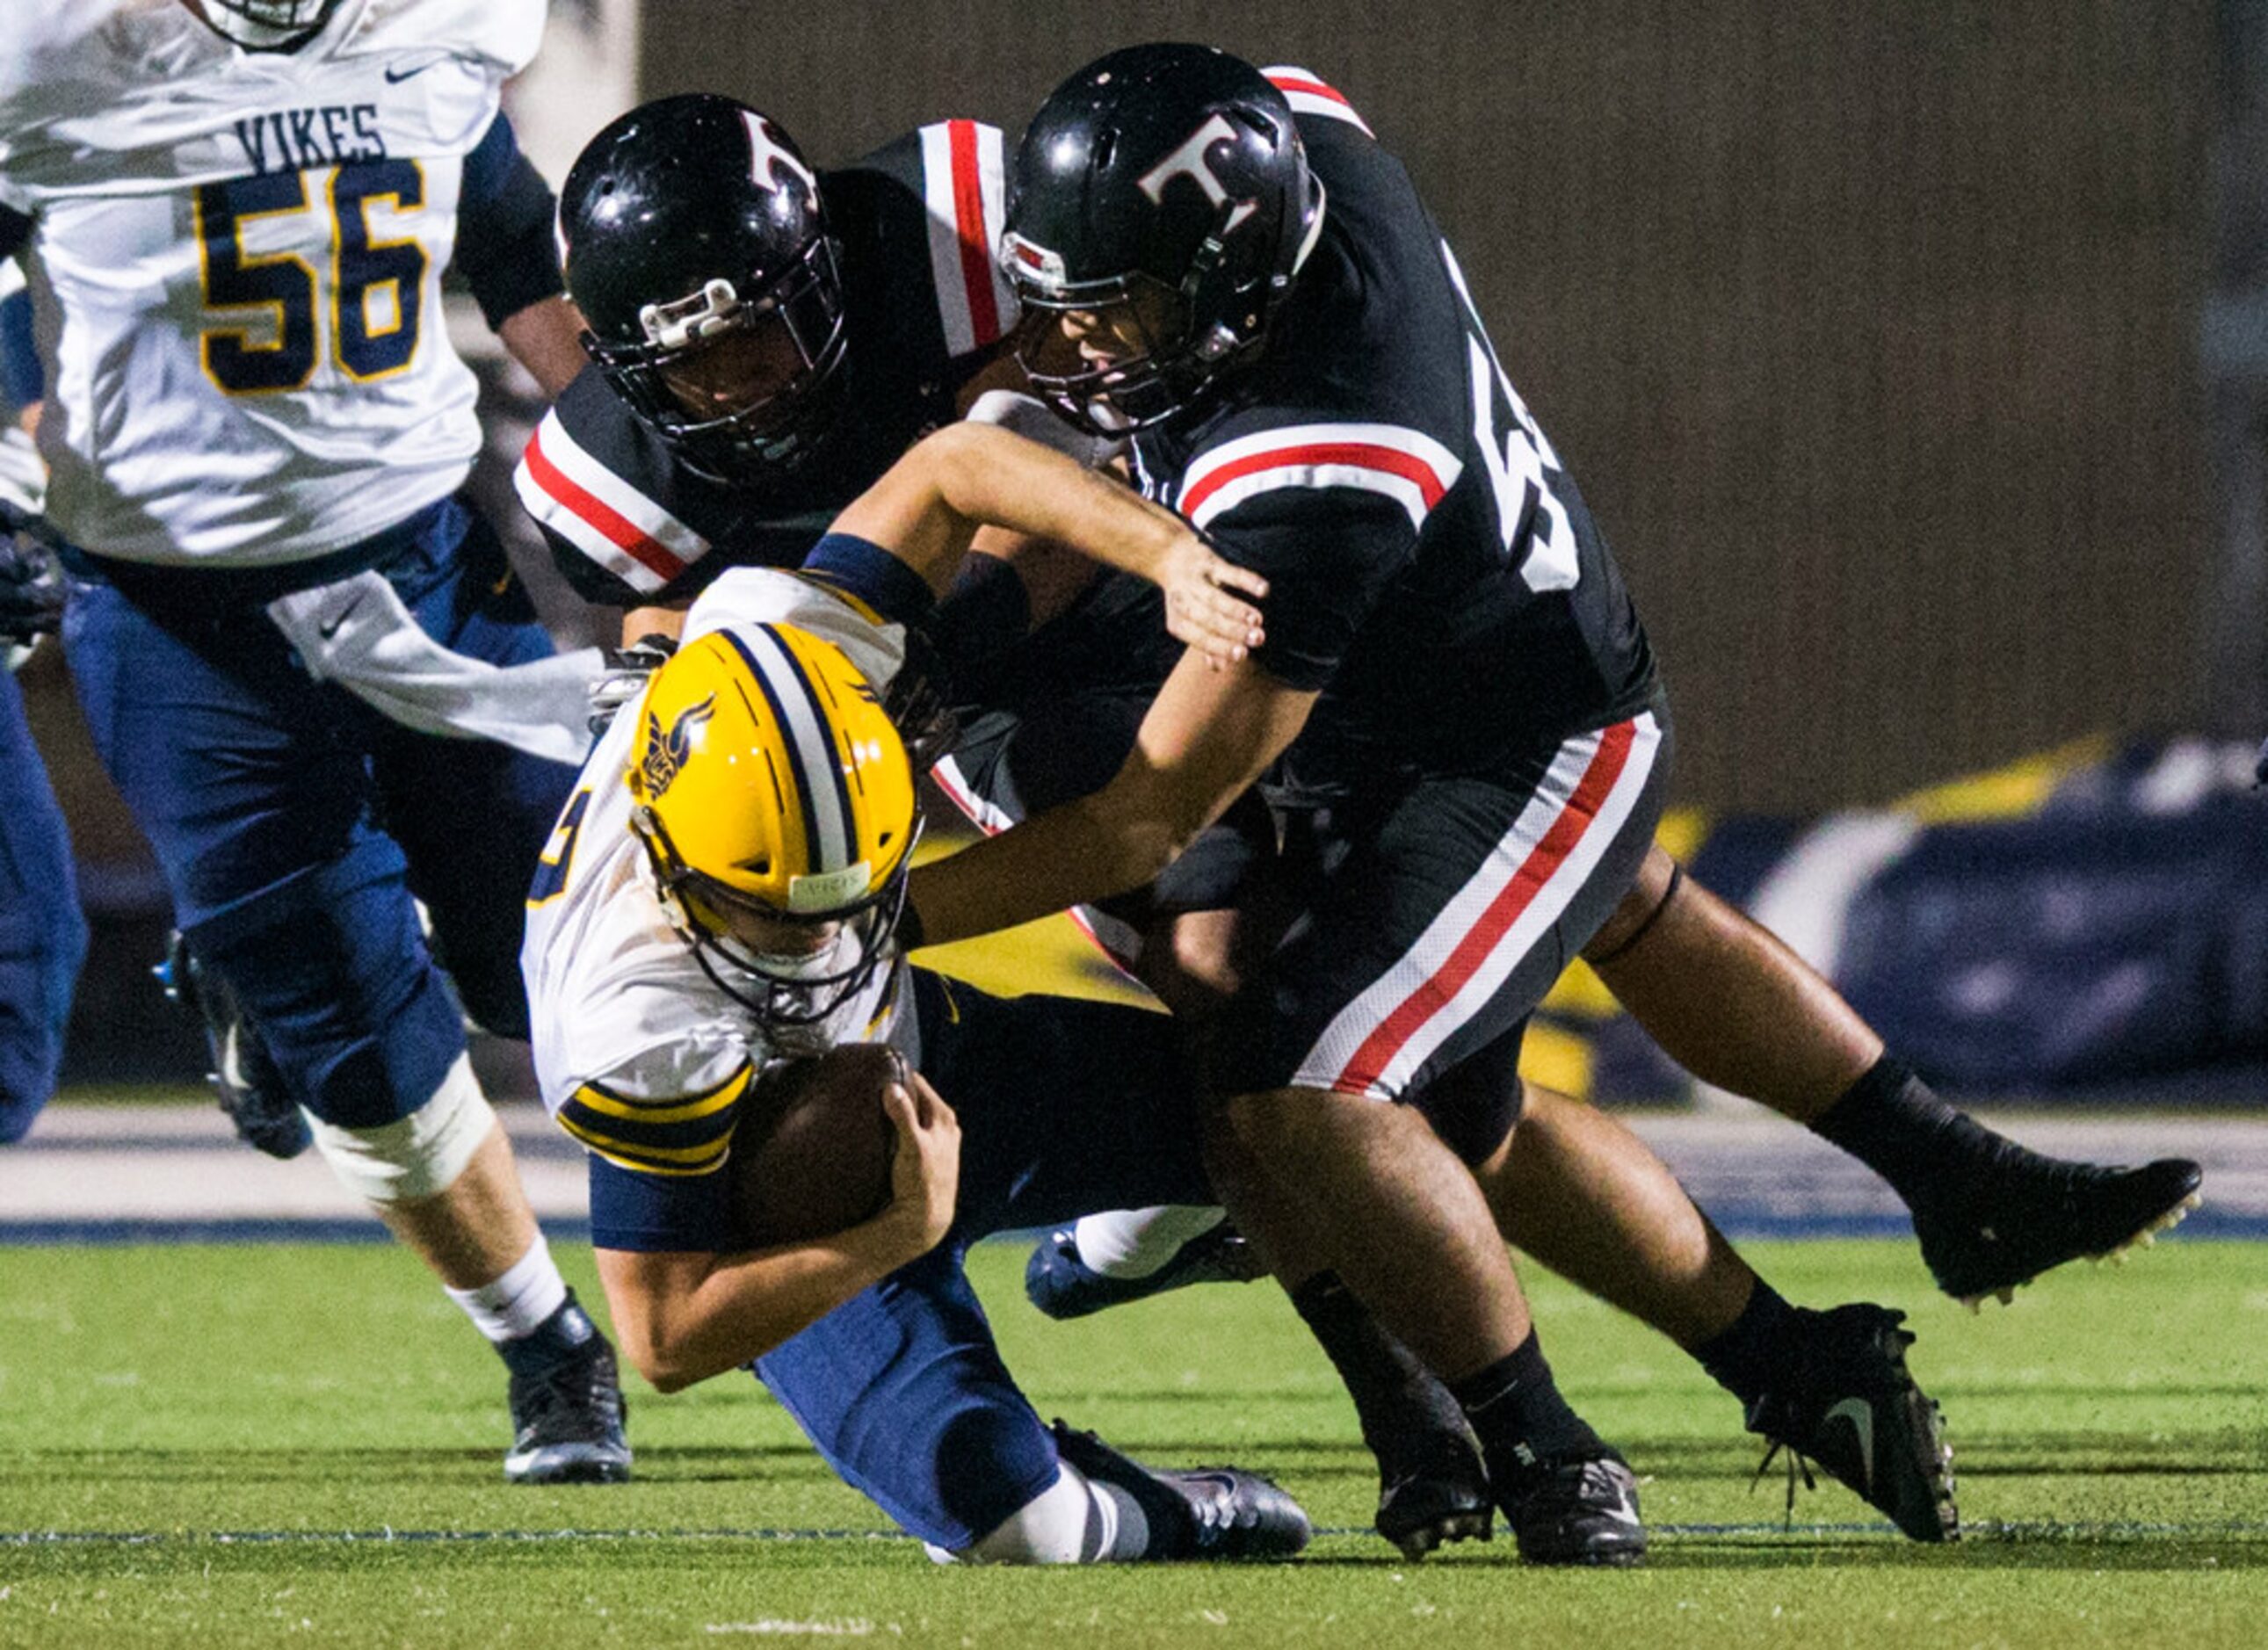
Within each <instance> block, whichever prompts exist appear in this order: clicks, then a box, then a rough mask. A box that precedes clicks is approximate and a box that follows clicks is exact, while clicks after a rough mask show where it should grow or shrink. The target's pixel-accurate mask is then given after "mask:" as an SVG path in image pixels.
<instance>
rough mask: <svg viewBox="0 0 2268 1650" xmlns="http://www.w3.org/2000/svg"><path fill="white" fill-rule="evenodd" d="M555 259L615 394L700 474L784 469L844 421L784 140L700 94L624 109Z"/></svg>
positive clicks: (605, 134) (813, 219)
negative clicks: (837, 420) (840, 419)
mask: <svg viewBox="0 0 2268 1650" xmlns="http://www.w3.org/2000/svg"><path fill="white" fill-rule="evenodd" d="M559 249H560V260H561V262H562V263H563V265H564V266H565V270H566V278H567V292H568V296H569V297H571V298H573V299H574V300H575V306H576V307H577V308H578V309H579V310H581V311H582V312H583V319H584V320H585V322H586V323H587V325H588V328H589V330H588V331H586V332H585V333H584V335H583V347H584V349H585V350H587V351H589V353H590V357H591V358H592V359H593V361H595V362H597V363H598V365H599V370H600V372H603V373H605V374H606V376H607V379H608V382H609V383H611V384H612V385H613V386H614V387H615V393H616V394H619V395H621V396H622V399H623V400H624V401H628V402H629V403H630V406H631V407H632V408H633V409H635V410H636V411H637V414H638V416H640V417H642V418H644V420H645V421H646V423H647V424H650V425H652V427H653V429H654V430H655V431H657V432H659V435H660V436H661V438H663V439H664V440H665V441H666V442H668V443H669V445H670V446H672V447H673V448H674V449H675V450H676V452H677V453H678V454H679V455H680V456H681V458H683V459H684V460H685V461H686V462H687V463H688V464H689V465H690V466H692V467H693V468H695V469H696V470H698V471H700V472H701V473H702V474H703V475H708V476H710V477H711V478H713V479H716V480H719V481H725V482H745V481H750V480H755V479H760V478H761V477H762V476H764V475H777V474H780V473H783V472H784V471H786V470H788V469H791V468H793V467H794V466H795V465H796V464H798V463H799V462H801V461H802V460H804V459H805V458H806V457H808V456H809V455H810V453H811V451H812V450H813V448H814V446H817V444H818V442H819V441H820V439H821V438H822V437H824V435H825V434H826V433H827V431H828V429H829V428H830V427H831V426H832V425H833V424H834V422H835V418H836V414H837V412H838V410H839V402H840V391H841V387H842V378H843V374H842V370H841V369H842V365H843V351H844V348H845V343H846V340H845V338H844V335H843V281H842V276H841V274H840V272H839V271H838V269H837V268H836V247H835V243H834V242H833V240H831V239H829V238H828V233H827V223H826V215H825V213H824V211H823V210H822V209H821V204H820V199H819V184H818V180H817V178H816V177H815V176H814V174H813V173H812V170H811V168H810V166H807V165H806V164H805V162H804V158H803V156H802V154H801V153H800V152H799V151H798V150H797V148H796V146H795V144H793V143H792V141H790V139H789V137H788V136H787V134H786V133H784V132H783V131H782V130H780V129H779V128H778V127H777V126H776V125H774V124H773V123H772V122H770V121H769V120H767V119H766V118H765V117H764V116H763V115H762V114H758V113H757V112H756V111H755V110H754V109H752V108H750V107H747V105H746V104H743V103H736V102H734V101H733V99H730V98H721V97H713V96H710V95H708V94H705V93H695V94H692V95H689V96H684V97H674V98H663V99H659V101H657V102H653V103H648V104H644V105H643V106H641V107H637V108H635V109H632V110H631V111H630V113H629V114H625V115H623V116H622V117H621V118H620V119H619V120H616V121H615V122H613V124H611V125H609V126H608V127H607V128H606V129H604V130H602V131H601V132H600V134H599V135H598V136H596V137H594V138H593V139H592V140H591V141H590V143H589V144H587V145H586V146H585V148H584V151H583V152H582V153H581V154H580V155H578V157H576V160H575V165H574V166H573V167H572V168H571V170H570V171H569V173H568V174H567V184H566V187H565V188H563V189H561V190H560V192H559Z"/></svg>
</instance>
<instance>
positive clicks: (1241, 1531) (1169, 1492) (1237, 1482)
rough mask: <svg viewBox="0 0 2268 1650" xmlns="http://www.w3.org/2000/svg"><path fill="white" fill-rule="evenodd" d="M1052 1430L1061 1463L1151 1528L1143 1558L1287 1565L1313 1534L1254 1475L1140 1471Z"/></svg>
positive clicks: (1284, 1498)
mask: <svg viewBox="0 0 2268 1650" xmlns="http://www.w3.org/2000/svg"><path fill="white" fill-rule="evenodd" d="M1053 1430H1054V1433H1055V1439H1056V1449H1057V1453H1058V1454H1060V1455H1062V1456H1063V1458H1064V1460H1065V1461H1067V1462H1070V1463H1071V1465H1072V1466H1074V1467H1077V1468H1078V1469H1079V1470H1080V1471H1081V1472H1083V1473H1085V1474H1086V1476H1087V1477H1090V1478H1099V1479H1101V1481H1102V1482H1103V1483H1105V1484H1115V1485H1116V1486H1117V1487H1118V1488H1119V1489H1122V1490H1123V1491H1125V1492H1127V1494H1129V1495H1130V1496H1131V1497H1133V1498H1134V1503H1135V1505H1136V1506H1139V1507H1140V1508H1141V1509H1142V1514H1143V1516H1144V1517H1145V1518H1146V1519H1148V1520H1149V1522H1150V1548H1149V1551H1147V1552H1146V1553H1145V1554H1144V1555H1143V1556H1144V1557H1145V1558H1148V1559H1152V1560H1156V1561H1166V1562H1170V1561H1182V1560H1189V1559H1220V1558H1263V1559H1264V1558H1290V1557H1292V1555H1293V1554H1294V1553H1296V1552H1298V1551H1300V1549H1301V1548H1303V1547H1305V1546H1306V1545H1307V1543H1308V1541H1309V1540H1310V1539H1312V1538H1313V1536H1314V1528H1313V1527H1312V1526H1311V1525H1310V1524H1309V1523H1308V1522H1307V1514H1306V1513H1305V1512H1303V1511H1301V1510H1300V1504H1299V1503H1298V1502H1297V1501H1295V1500H1293V1499H1292V1498H1291V1497H1290V1496H1289V1495H1287V1494H1285V1492H1283V1491H1282V1490H1280V1489H1278V1487H1277V1486H1276V1485H1275V1484H1273V1483H1272V1482H1270V1480H1269V1479H1266V1478H1263V1477H1261V1476H1260V1475H1259V1474H1258V1473H1256V1472H1246V1471H1244V1470H1241V1469H1240V1468H1236V1467H1197V1468H1194V1469H1191V1470H1188V1471H1167V1470H1162V1469H1160V1468H1157V1467H1145V1466H1144V1465H1143V1464H1142V1463H1141V1462H1138V1461H1136V1460H1135V1459H1133V1458H1132V1457H1131V1456H1130V1455H1121V1454H1120V1453H1119V1452H1118V1451H1117V1450H1116V1449H1113V1448H1112V1447H1110V1446H1109V1445H1108V1444H1106V1443H1104V1442H1103V1441H1102V1440H1101V1439H1100V1438H1098V1437H1096V1436H1095V1435H1094V1433H1082V1432H1077V1431H1074V1430H1073V1429H1072V1428H1071V1427H1068V1426H1066V1425H1064V1424H1063V1423H1062V1422H1061V1421H1057V1422H1056V1423H1055V1426H1054V1429H1053Z"/></svg>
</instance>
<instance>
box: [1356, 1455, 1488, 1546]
mask: <svg viewBox="0 0 2268 1650" xmlns="http://www.w3.org/2000/svg"><path fill="white" fill-rule="evenodd" d="M1413 1453H1416V1452H1413ZM1495 1518H1496V1504H1495V1502H1494V1500H1493V1499H1491V1496H1490V1493H1489V1480H1488V1470H1487V1469H1486V1468H1485V1467H1484V1466H1483V1465H1482V1464H1481V1456H1480V1451H1479V1450H1477V1449H1476V1448H1474V1447H1473V1444H1472V1440H1470V1439H1469V1438H1466V1437H1464V1436H1462V1434H1454V1433H1452V1434H1435V1435H1432V1436H1429V1437H1428V1438H1427V1439H1426V1440H1425V1441H1424V1449H1423V1454H1422V1455H1420V1457H1419V1458H1418V1459H1413V1460H1411V1461H1409V1462H1390V1463H1389V1462H1386V1461H1384V1460H1382V1459H1381V1461H1380V1462H1379V1491H1378V1517H1377V1518H1376V1519H1375V1520H1374V1521H1373V1522H1374V1524H1375V1526H1376V1528H1377V1530H1378V1533H1379V1534H1380V1535H1381V1536H1385V1537H1386V1539H1387V1540H1388V1541H1390V1542H1392V1543H1394V1544H1395V1546H1397V1547H1399V1548H1401V1549H1402V1556H1403V1558H1407V1559H1409V1560H1410V1563H1412V1564H1416V1563H1418V1561H1419V1560H1420V1559H1422V1558H1425V1555H1426V1554H1427V1553H1429V1552H1431V1551H1433V1550H1434V1549H1435V1548H1436V1547H1439V1546H1441V1545H1443V1544H1445V1543H1448V1542H1453V1541H1486V1540H1488V1539H1489V1538H1490V1537H1491V1536H1492V1535H1494V1533H1495V1529H1494V1525H1495Z"/></svg>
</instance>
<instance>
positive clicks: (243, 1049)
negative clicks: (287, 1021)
mask: <svg viewBox="0 0 2268 1650" xmlns="http://www.w3.org/2000/svg"><path fill="white" fill-rule="evenodd" d="M151 973H153V974H155V975H156V976H157V977H158V984H159V985H160V986H162V987H164V988H165V992H166V1001H168V1002H170V1003H172V1004H173V1005H175V1006H176V1007H178V1008H180V1010H182V1012H184V1013H191V1014H194V1015H195V1016H196V1019H197V1022H198V1028H199V1029H200V1030H201V1031H203V1033H204V1039H205V1052H206V1053H207V1054H208V1055H210V1057H211V1058H212V1069H211V1070H210V1071H209V1072H206V1073H205V1081H206V1082H208V1083H210V1085H211V1086H212V1091H213V1094H214V1096H215V1097H216V1098H217V1100H218V1101H220V1109H221V1110H222V1111H224V1112H225V1113H226V1114H227V1116H228V1120H229V1122H230V1123H233V1124H234V1125H235V1127H236V1132H237V1136H238V1138H240V1139H241V1140H243V1141H244V1143H245V1144H246V1145H249V1146H251V1147H253V1148H254V1150H256V1151H261V1152H265V1153H267V1154H268V1155H269V1156H270V1157H280V1158H291V1157H297V1156H298V1155H299V1153H302V1152H304V1151H306V1149H307V1148H308V1147H309V1146H310V1145H313V1144H314V1137H313V1135H312V1134H310V1133H309V1132H308V1131H307V1119H306V1116H304V1115H303V1114H302V1113H301V1112H300V1110H299V1107H298V1102H296V1101H293V1100H292V1098H291V1095H290V1094H286V1093H285V1092H284V1074H283V1073H282V1072H278V1071H277V1070H276V1062H275V1061H274V1060H273V1059H272V1058H270V1057H269V1053H268V1050H267V1048H266V1046H265V1045H264V1044H263V1043H261V1041H260V1033H259V1031H258V1030H257V1029H256V1028H254V1025H253V1024H252V1021H251V1020H249V1019H248V1018H247V1017H246V1015H245V1012H244V1005H242V1004H241V1003H239V1001H238V1000H237V996H236V993H235V992H234V991H232V990H230V989H229V984H228V982H227V981H226V980H225V979H223V978H221V976H219V975H217V974H214V973H211V972H210V971H209V970H207V969H204V968H203V967H202V966H201V965H200V964H199V963H198V961H197V960H196V958H195V956H193V955H192V954H190V951H189V947H188V940H187V939H184V938H183V937H182V935H181V934H180V932H179V931H178V930H177V931H175V932H174V933H173V935H172V936H171V937H170V938H168V939H167V940H166V960H165V961H163V962H161V963H159V964H158V966H157V967H156V968H155V969H151Z"/></svg>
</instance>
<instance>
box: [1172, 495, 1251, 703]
mask: <svg viewBox="0 0 2268 1650" xmlns="http://www.w3.org/2000/svg"><path fill="white" fill-rule="evenodd" d="M1175 519H1176V521H1177V522H1178V520H1179V518H1175ZM1160 563H1161V564H1160V568H1159V571H1158V576H1157V585H1158V588H1159V589H1160V591H1161V592H1162V593H1164V595H1165V598H1166V631H1167V635H1169V636H1171V637H1173V638H1174V639H1175V641H1177V642H1179V643H1181V644H1182V646H1184V647H1193V648H1195V649H1196V650H1197V652H1198V654H1199V655H1200V656H1201V657H1202V658H1203V659H1204V661H1205V664H1206V666H1207V667H1210V668H1211V669H1213V670H1224V669H1226V668H1227V667H1229V666H1231V665H1233V664H1234V663H1236V662H1237V661H1238V660H1239V659H1244V658H1247V657H1248V656H1249V655H1250V653H1251V651H1252V650H1253V649H1254V648H1256V647H1257V646H1259V645H1260V644H1261V643H1262V642H1263V641H1264V640H1266V639H1267V632H1266V631H1265V630H1263V628H1262V625H1261V620H1260V613H1259V610H1258V609H1257V608H1254V607H1253V606H1252V605H1251V603H1250V602H1248V601H1247V600H1244V595H1241V594H1239V592H1242V593H1244V594H1248V595H1250V596H1252V597H1254V598H1258V597H1262V596H1265V595H1266V594H1267V593H1268V581H1267V580H1266V579H1264V578H1262V577H1261V576H1260V575H1259V574H1257V573H1256V572H1252V571H1248V570H1247V569H1245V568H1241V567H1239V566H1238V565H1237V564H1235V563H1233V562H1231V561H1226V560H1224V559H1223V558H1222V556H1221V555H1220V553H1219V551H1217V550H1215V549H1213V548H1212V546H1211V545H1210V544H1208V543H1206V542H1205V541H1204V539H1203V538H1202V537H1200V536H1199V535H1198V534H1197V529H1195V528H1194V527H1186V526H1184V527H1182V530H1181V531H1180V533H1179V534H1176V536H1175V539H1174V541H1173V542H1172V544H1171V545H1170V546H1169V547H1168V548H1167V550H1166V552H1165V554H1164V556H1162V557H1161V558H1160Z"/></svg>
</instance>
